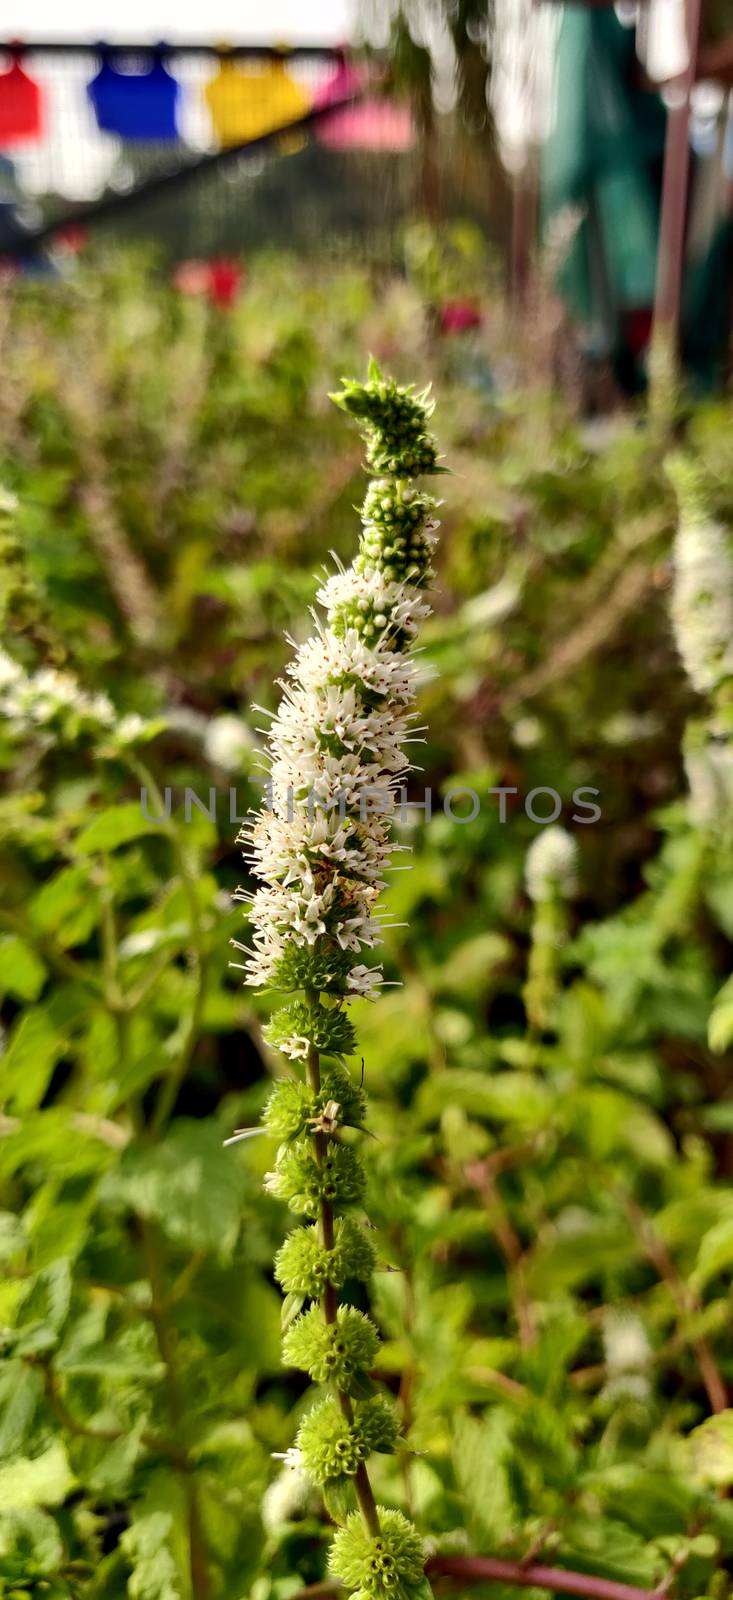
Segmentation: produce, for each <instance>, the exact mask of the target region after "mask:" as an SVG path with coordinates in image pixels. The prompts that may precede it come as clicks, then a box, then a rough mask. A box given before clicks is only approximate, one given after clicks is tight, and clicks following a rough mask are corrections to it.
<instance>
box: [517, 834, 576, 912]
mask: <svg viewBox="0 0 733 1600" xmlns="http://www.w3.org/2000/svg"><path fill="white" fill-rule="evenodd" d="M577 864H578V846H577V844H576V842H575V840H574V838H573V837H572V834H569V833H566V831H565V829H564V828H560V827H554V826H552V827H547V828H543V830H542V832H541V833H538V835H537V837H536V839H533V840H532V843H531V845H530V847H529V850H528V851H527V858H526V861H525V864H524V879H525V885H526V889H527V894H528V895H529V898H530V900H535V901H537V900H550V899H552V898H553V897H554V896H555V895H559V896H560V898H561V899H563V900H569V899H571V898H572V896H573V895H574V894H575V891H576V872H577Z"/></svg>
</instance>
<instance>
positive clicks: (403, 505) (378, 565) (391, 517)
mask: <svg viewBox="0 0 733 1600" xmlns="http://www.w3.org/2000/svg"><path fill="white" fill-rule="evenodd" d="M435 507H436V501H435V500H433V498H432V496H431V495H426V494H418V493H417V491H416V490H413V489H411V488H410V485H409V484H408V483H406V482H405V481H404V480H401V479H398V480H397V481H396V482H392V481H391V480H390V479H385V478H381V479H378V480H377V481H376V482H375V483H373V484H371V485H370V487H369V489H368V491H367V494H366V498H365V500H364V504H363V506H362V509H361V518H362V521H363V523H364V532H363V533H362V536H361V539H360V541H359V551H358V554H357V556H356V560H355V561H354V569H355V571H356V572H358V573H359V574H360V575H361V576H363V577H369V576H371V575H372V574H373V573H375V572H379V573H381V574H382V575H383V576H384V578H385V579H386V580H387V581H394V582H397V583H408V582H409V583H411V584H412V585H414V587H415V588H421V587H422V586H423V585H424V584H426V583H427V581H428V579H429V578H430V577H431V574H432V567H431V564H430V557H431V552H432V546H433V542H434V541H433V535H432V532H431V528H430V526H429V525H428V524H429V521H430V514H431V512H432V511H433V510H434V509H435Z"/></svg>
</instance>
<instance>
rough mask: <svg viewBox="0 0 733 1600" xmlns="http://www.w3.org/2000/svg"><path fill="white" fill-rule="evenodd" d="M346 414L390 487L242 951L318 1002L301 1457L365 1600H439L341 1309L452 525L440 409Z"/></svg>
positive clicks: (301, 1138) (300, 1237)
mask: <svg viewBox="0 0 733 1600" xmlns="http://www.w3.org/2000/svg"><path fill="white" fill-rule="evenodd" d="M333 398H335V399H336V400H337V401H338V403H339V404H340V405H341V406H343V408H344V409H345V410H346V411H348V412H349V414H350V415H352V416H354V417H356V418H357V420H358V421H359V423H360V424H361V427H362V431H363V433H364V436H365V439H366V444H367V460H368V464H369V467H370V468H371V469H372V470H373V471H374V472H375V473H378V474H379V476H378V478H377V479H376V481H374V482H372V483H371V484H370V486H369V488H368V490H367V493H366V497H365V500H364V504H363V506H362V509H361V519H362V523H363V531H362V534H361V539H360V543H359V548H358V552H357V555H356V558H355V560H354V562H353V564H352V565H351V566H350V567H349V568H348V569H347V570H344V569H343V568H342V567H340V566H339V567H338V570H337V571H336V572H334V573H333V574H332V575H331V576H329V577H327V578H326V579H325V581H324V583H323V585H322V587H321V589H320V591H319V593H318V601H319V603H320V605H321V606H322V607H323V610H324V612H325V621H324V622H317V623H316V628H315V632H314V634H313V636H312V638H310V639H309V640H307V642H306V643H304V644H302V645H301V646H300V647H299V648H298V649H297V650H296V653H295V657H294V659H293V661H292V663H291V664H290V666H289V667H288V671H287V678H286V679H285V681H284V683H283V684H282V685H281V687H282V689H283V697H282V701H281V704H280V707H279V709H278V711H277V713H276V715H275V716H274V717H273V719H272V723H271V727H270V730H269V739H268V757H269V763H270V784H269V791H270V792H269V796H268V806H267V809H266V810H264V811H262V812H261V813H260V814H259V815H258V816H256V817H255V818H254V820H253V821H252V822H251V824H249V825H248V826H247V828H246V830H245V833H244V836H243V837H244V842H245V844H246V846H247V854H248V859H249V861H250V864H251V867H252V870H253V873H254V876H255V877H256V878H257V879H259V887H258V888H257V889H256V892H255V893H254V894H249V893H248V892H247V891H245V890H240V891H239V892H238V898H240V899H244V900H246V901H248V902H249V905H248V916H249V921H250V925H251V927H252V929H253V948H251V949H249V948H248V947H247V946H246V945H244V944H243V943H240V942H239V941H238V940H237V941H234V942H235V946H236V948H238V949H240V950H243V951H244V953H245V957H246V959H245V961H244V963H243V964H240V965H243V969H244V971H245V973H246V982H248V983H251V984H254V985H256V986H258V987H269V988H273V989H279V990H283V991H286V992H293V991H295V992H296V993H297V991H301V995H302V997H300V998H295V999H293V1000H292V1001H291V1002H290V1003H289V1004H287V1005H285V1006H284V1007H283V1008H282V1009H281V1010H279V1011H277V1012H276V1013H275V1015H274V1016H273V1018H272V1020H271V1021H270V1023H269V1026H268V1028H267V1032H266V1037H267V1042H268V1044H269V1045H271V1046H272V1047H273V1048H275V1049H277V1050H280V1051H281V1052H282V1054H283V1055H284V1056H286V1057H287V1058H288V1059H289V1061H290V1062H291V1063H292V1064H295V1066H296V1067H297V1065H298V1064H299V1063H300V1062H303V1063H304V1066H305V1081H303V1080H302V1079H300V1078H288V1079H287V1080H285V1081H282V1082H280V1083H278V1084H277V1085H276V1087H275V1089H274V1090H273V1092H272V1094H271V1096H270V1098H269V1101H268V1103H267V1106H266V1108H265V1113H264V1124H265V1128H266V1130H267V1131H268V1132H269V1133H270V1134H272V1135H273V1136H274V1138H275V1139H276V1140H277V1141H278V1151H277V1157H276V1161H275V1166H274V1170H273V1171H272V1172H270V1173H269V1174H268V1175H267V1177H266V1179H265V1184H266V1187H267V1189H268V1191H269V1192H270V1193H271V1194H274V1195H277V1196H278V1197H279V1198H281V1199H282V1200H285V1201H286V1202H287V1204H288V1205H289V1207H290V1209H291V1210H292V1211H295V1212H298V1213H300V1214H301V1215H302V1216H304V1217H306V1218H308V1219H312V1221H310V1222H309V1223H306V1224H304V1225H303V1226H301V1227H298V1228H296V1229H295V1230H293V1231H292V1232H291V1233H290V1234H288V1236H287V1238H286V1240H285V1242H284V1244H283V1245H282V1247H281V1249H280V1250H279V1251H278V1254H277V1258H276V1261H275V1276H276V1278H277V1280H278V1282H279V1283H280V1285H281V1286H282V1289H283V1291H284V1293H285V1296H286V1300H285V1303H284V1306H283V1326H284V1330H285V1331H284V1337H283V1359H284V1361H285V1362H286V1364H287V1365H289V1366H293V1367H298V1368H300V1369H301V1370H302V1371H304V1372H307V1373H308V1375H309V1376H310V1378H311V1379H312V1380H313V1382H314V1383H317V1384H323V1385H326V1386H327V1388H328V1390H329V1391H330V1392H329V1393H327V1395H326V1396H325V1397H324V1398H323V1399H322V1400H321V1401H320V1402H318V1403H317V1404H316V1405H315V1406H314V1407H313V1409H312V1410H310V1411H309V1412H308V1414H307V1415H306V1416H305V1418H304V1420H303V1421H302V1423H301V1426H300V1431H299V1434H298V1441H297V1448H296V1449H295V1450H294V1451H293V1452H292V1459H293V1461H294V1462H295V1461H297V1463H298V1471H300V1470H302V1469H304V1470H305V1472H306V1474H307V1476H308V1478H309V1479H310V1480H311V1481H312V1482H313V1483H315V1484H317V1485H318V1486H319V1487H320V1488H321V1489H322V1491H323V1494H324V1496H325V1497H326V1500H327V1504H328V1508H329V1510H330V1512H331V1515H332V1516H333V1518H334V1520H336V1521H339V1522H340V1521H342V1519H343V1517H344V1515H346V1513H347V1512H348V1511H349V1508H350V1506H351V1505H353V1504H354V1503H355V1502H356V1503H357V1504H358V1507H359V1510H358V1512H357V1513H356V1514H355V1515H353V1516H352V1515H348V1516H347V1520H346V1523H345V1526H343V1527H342V1528H341V1531H340V1532H339V1533H338V1534H337V1536H336V1539H335V1541H334V1546H333V1551H332V1570H333V1572H334V1573H335V1574H336V1576H338V1577H341V1578H342V1579H343V1581H344V1582H345V1583H346V1584H347V1585H350V1586H351V1587H354V1588H355V1589H356V1590H357V1593H358V1594H360V1595H361V1596H362V1597H364V1596H366V1595H374V1596H378V1595H385V1596H386V1595H389V1594H391V1595H394V1596H395V1597H396V1596H398V1595H399V1596H400V1600H425V1597H426V1595H427V1594H428V1593H429V1590H428V1587H427V1583H426V1580H425V1578H424V1572H423V1568H424V1552H423V1548H422V1543H421V1540H420V1538H419V1535H418V1534H417V1532H416V1530H415V1528H414V1527H413V1525H412V1523H410V1522H408V1520H407V1519H406V1518H405V1517H403V1516H402V1515H401V1513H400V1512H397V1511H391V1510H384V1509H383V1508H382V1507H378V1506H377V1505H376V1504H375V1501H374V1497H373V1494H372V1489H371V1484H370V1480H369V1476H368V1471H367V1465H366V1463H367V1460H368V1458H369V1457H370V1456H371V1454H372V1453H373V1452H375V1451H381V1452H384V1453H390V1452H392V1451H393V1450H394V1449H395V1448H396V1446H397V1442H398V1425H397V1419H396V1415H395V1412H394V1409H393V1406H392V1403H391V1402H390V1401H389V1400H387V1399H386V1398H385V1397H382V1396H380V1395H379V1394H377V1393H376V1392H375V1387H374V1383H373V1380H372V1378H371V1376H370V1373H371V1369H372V1368H373V1366H374V1364H375V1360H376V1356H377V1351H378V1348H379V1342H380V1341H379V1334H378V1332H377V1329H376V1327H375V1325H374V1323H373V1322H372V1321H371V1319H370V1317H369V1316H367V1315H366V1314H365V1313H364V1312H363V1311H360V1310H358V1309H357V1308H356V1307H355V1306H353V1305H351V1304H349V1303H347V1302H342V1303H339V1300H338V1293H339V1291H341V1290H343V1289H344V1288H345V1287H346V1291H347V1294H348V1286H349V1285H350V1284H353V1283H357V1284H362V1285H363V1284H366V1283H367V1282H368V1280H369V1277H370V1275H371V1273H372V1271H373V1269H374V1266H375V1264H376V1256H375V1250H374V1247H373V1245H372V1244H371V1242H370V1240H369V1238H368V1237H367V1234H366V1233H365V1231H364V1229H363V1227H362V1226H361V1225H360V1223H359V1221H358V1219H357V1218H356V1217H355V1216H354V1215H353V1210H354V1207H356V1206H358V1205H359V1203H360V1202H361V1201H362V1199H363V1196H364V1188H365V1175H364V1171H363V1167H362V1163H361V1160H360V1158H359V1155H358V1154H357V1150H356V1148H355V1146H354V1143H353V1134H351V1135H349V1134H347V1136H346V1137H344V1136H343V1130H344V1129H361V1128H363V1126H364V1119H365V1111H366V1107H365V1098H364V1093H363V1090H362V1088H361V1086H360V1085H359V1084H358V1083H356V1082H355V1081H354V1079H353V1077H352V1075H351V1074H350V1072H349V1071H348V1069H347V1068H346V1066H345V1064H344V1057H346V1056H349V1055H352V1054H353V1053H354V1051H355V1046H356V1039H355V1035H354V1029H353V1026H352V1024H351V1022H350V1020H349V1017H348V1014H347V1010H346V1007H347V1005H348V1002H349V1000H351V999H353V998H354V997H355V996H359V995H361V996H367V997H370V998H371V997H372V996H374V995H375V994H376V993H377V992H378V989H379V985H380V983H381V981H382V979H381V971H380V969H379V968H378V967H374V966H369V967H368V966H367V965H366V964H365V963H364V962H363V960H362V959H361V956H362V952H363V951H364V950H369V949H372V948H373V947H374V946H375V945H378V944H379V943H380V934H381V920H380V913H379V910H378V908H377V901H378V899H379V896H380V893H381V890H382V889H383V888H384V882H385V879H384V874H385V872H386V870H387V868H388V867H389V864H390V859H391V856H392V852H393V851H394V850H395V849H396V846H395V845H394V844H392V843H391V841H390V837H389V812H390V808H391V805H392V804H393V802H394V799H395V797H396V794H397V790H398V788H399V786H400V785H401V783H402V782H403V781H404V777H405V774H406V773H407V771H408V769H409V759H408V755H407V753H406V752H407V746H408V745H409V743H410V741H411V739H413V738H414V737H415V730H414V727H413V718H414V711H413V701H414V696H415V677H416V668H415V663H414V660H413V657H412V655H411V646H412V643H413V640H414V637H415V634H416V631H417V628H418V626H419V624H420V622H421V621H422V619H423V618H424V617H425V616H427V615H428V612H429V607H428V605H427V603H426V600H425V588H426V585H427V583H428V581H429V579H430V577H431V573H432V568H431V556H432V550H433V546H434V543H435V529H436V526H437V524H436V523H435V522H434V521H433V513H434V510H435V506H436V502H435V501H434V500H433V499H432V497H431V496H430V495H428V494H425V493H423V492H420V491H418V490H417V489H416V488H415V487H414V485H413V483H412V479H413V478H414V477H415V476H416V474H417V473H418V472H437V471H441V470H442V469H441V468H439V467H438V466H437V452H436V446H435V442H434V440H433V439H432V437H431V436H430V434H429V432H428V427H427V424H428V420H429V417H430V413H431V409H432V407H431V403H430V402H429V400H428V397H427V395H426V394H415V393H414V392H413V391H412V389H410V388H401V387H399V386H398V385H397V384H395V383H394V382H393V381H392V380H391V379H385V378H383V377H382V375H381V373H380V372H379V371H378V370H377V369H376V368H375V367H374V365H372V366H371V367H370V370H369V375H368V378H367V381H366V383H352V382H347V383H345V385H344V388H343V390H342V392H341V394H340V395H338V396H334V397H333ZM375 791H376V793H377V795H378V796H379V804H378V805H376V806H374V805H372V804H370V803H369V802H370V797H371V796H373V795H374V793H375ZM322 1056H323V1057H325V1058H326V1060H325V1061H324V1062H323V1064H321V1057H322ZM306 1301H310V1302H311V1304H310V1305H308V1306H306V1305H305V1302H306Z"/></svg>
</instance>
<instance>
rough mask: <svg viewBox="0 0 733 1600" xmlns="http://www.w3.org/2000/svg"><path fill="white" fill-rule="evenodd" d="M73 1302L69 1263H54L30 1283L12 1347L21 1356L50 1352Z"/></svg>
mask: <svg viewBox="0 0 733 1600" xmlns="http://www.w3.org/2000/svg"><path fill="white" fill-rule="evenodd" d="M70 1301H71V1273H70V1269H69V1263H68V1261H66V1260H61V1261H53V1262H51V1263H50V1265H49V1266H47V1267H44V1268H43V1270H42V1271H41V1272H37V1273H36V1275H35V1277H34V1278H32V1279H31V1281H30V1283H29V1285H28V1287H27V1289H26V1290H25V1293H24V1295H23V1297H22V1299H21V1301H20V1304H19V1307H18V1314H17V1317H16V1322H15V1328H14V1329H13V1330H12V1343H13V1347H14V1349H15V1352H16V1353H17V1354H18V1355H35V1354H37V1353H38V1352H39V1351H41V1350H50V1349H52V1348H53V1346H54V1345H55V1344H56V1343H57V1341H58V1336H59V1333H60V1331H61V1328H62V1327H63V1325H64V1322H65V1321H66V1317H67V1314H68V1310H69V1304H70Z"/></svg>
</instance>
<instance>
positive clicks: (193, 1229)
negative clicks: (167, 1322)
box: [101, 1120, 245, 1257]
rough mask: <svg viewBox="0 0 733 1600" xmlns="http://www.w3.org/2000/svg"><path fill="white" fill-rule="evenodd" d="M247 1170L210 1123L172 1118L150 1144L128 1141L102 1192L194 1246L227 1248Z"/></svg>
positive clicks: (230, 1246) (236, 1222) (236, 1229)
mask: <svg viewBox="0 0 733 1600" xmlns="http://www.w3.org/2000/svg"><path fill="white" fill-rule="evenodd" d="M244 1184H245V1173H244V1170H243V1168H242V1166H241V1165H240V1162H239V1161H238V1159H237V1157H236V1156H234V1155H232V1154H231V1153H229V1152H227V1151H226V1150H223V1149H222V1144H221V1136H220V1134H219V1131H218V1129H217V1128H216V1127H214V1126H212V1124H211V1123H206V1122H193V1121H188V1120H186V1121H184V1120H181V1121H179V1122H176V1123H174V1125H173V1128H172V1129H171V1131H170V1133H169V1134H167V1136H166V1138H165V1139H164V1140H163V1141H162V1142H161V1143H160V1144H158V1145H155V1146H154V1147H152V1148H150V1149H141V1148H139V1147H137V1148H136V1147H135V1146H130V1147H128V1149H127V1150H125V1151H123V1154H122V1156H121V1159H120V1161H119V1163H118V1165H117V1167H116V1168H115V1169H114V1170H113V1171H111V1172H110V1173H108V1174H107V1176H106V1178H105V1179H104V1180H103V1183H102V1189H101V1198H102V1199H103V1200H104V1201H106V1202H107V1204H109V1205H112V1206H125V1207H129V1209H130V1210H132V1211H136V1212H137V1213H138V1214H139V1215H140V1216H142V1217H147V1218H149V1219H150V1220H151V1221H155V1222H158V1223H159V1224H160V1226H161V1228H162V1229H163V1231H164V1232H165V1233H167V1235H168V1237H169V1239H172V1240H174V1241H175V1242H176V1243H178V1244H183V1245H186V1246H188V1247H189V1248H191V1249H193V1250H212V1251H215V1252H216V1253H217V1254H219V1255H220V1256H224V1257H225V1256H228V1255H230V1254H231V1252H232V1250H233V1248H234V1245H235V1242H236V1238H237V1234H238V1232H239V1225H240V1220H241V1209H242V1198H243V1192H244Z"/></svg>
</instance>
